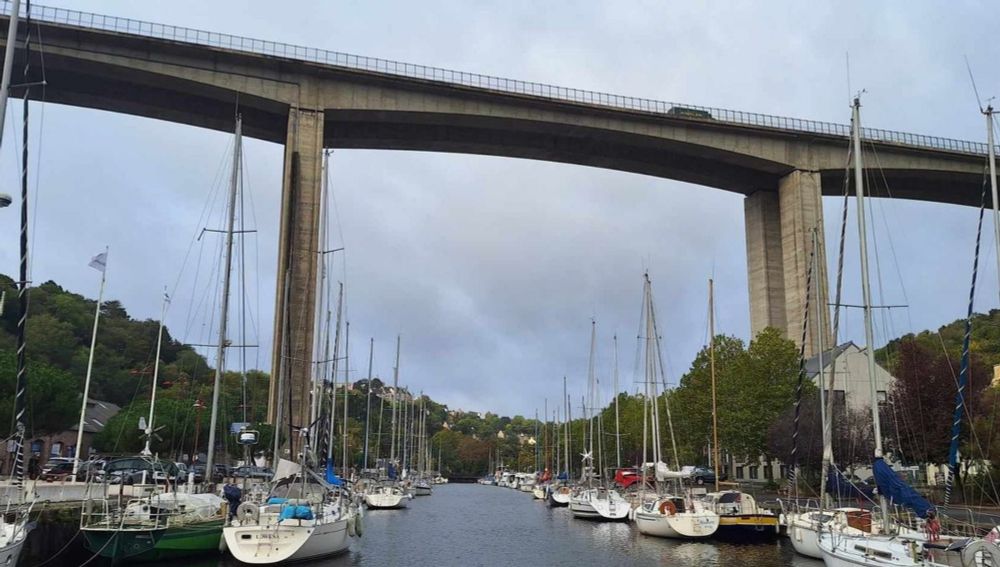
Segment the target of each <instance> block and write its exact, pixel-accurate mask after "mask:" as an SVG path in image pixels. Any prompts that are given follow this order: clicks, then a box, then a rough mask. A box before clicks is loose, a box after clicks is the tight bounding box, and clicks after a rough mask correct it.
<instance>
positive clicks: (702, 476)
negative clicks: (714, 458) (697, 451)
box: [691, 466, 728, 484]
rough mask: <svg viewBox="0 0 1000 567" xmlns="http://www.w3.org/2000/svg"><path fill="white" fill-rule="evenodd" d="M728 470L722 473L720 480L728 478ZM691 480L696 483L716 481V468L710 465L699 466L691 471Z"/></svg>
mask: <svg viewBox="0 0 1000 567" xmlns="http://www.w3.org/2000/svg"><path fill="white" fill-rule="evenodd" d="M726 478H728V477H727V475H726V472H725V471H723V472H722V475H720V476H719V480H726ZM691 482H693V483H695V484H705V483H706V482H707V483H710V484H711V483H713V482H715V470H714V469H712V468H709V467H703V466H697V467H695V468H694V470H693V471H691Z"/></svg>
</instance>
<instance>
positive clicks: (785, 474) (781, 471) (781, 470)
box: [778, 465, 788, 478]
mask: <svg viewBox="0 0 1000 567" xmlns="http://www.w3.org/2000/svg"><path fill="white" fill-rule="evenodd" d="M778 474H780V475H781V478H788V465H780V466H779V467H778Z"/></svg>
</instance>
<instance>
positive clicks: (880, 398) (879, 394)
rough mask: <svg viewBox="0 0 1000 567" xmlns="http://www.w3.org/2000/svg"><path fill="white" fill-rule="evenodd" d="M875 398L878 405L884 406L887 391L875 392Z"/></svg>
mask: <svg viewBox="0 0 1000 567" xmlns="http://www.w3.org/2000/svg"><path fill="white" fill-rule="evenodd" d="M875 396H876V397H877V398H878V403H880V404H884V403H885V402H886V400H887V398H886V395H885V390H879V391H877V392H875Z"/></svg>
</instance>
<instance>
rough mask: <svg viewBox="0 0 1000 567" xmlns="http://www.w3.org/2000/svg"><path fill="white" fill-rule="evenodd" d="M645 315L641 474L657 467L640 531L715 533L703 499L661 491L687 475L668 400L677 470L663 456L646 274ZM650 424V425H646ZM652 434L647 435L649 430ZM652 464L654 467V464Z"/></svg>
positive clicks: (687, 535)
mask: <svg viewBox="0 0 1000 567" xmlns="http://www.w3.org/2000/svg"><path fill="white" fill-rule="evenodd" d="M642 311H643V314H644V316H645V321H644V325H643V326H644V328H645V341H644V343H645V349H644V350H645V355H646V357H645V360H646V376H645V380H644V383H645V395H644V398H645V400H646V402H645V404H644V406H645V407H644V408H643V423H644V425H643V434H642V438H643V463H646V465H644V466H643V470H642V472H641V475H642V476H643V477H645V476H646V471H647V470H648V469H653V474H654V479H655V484H656V491H655V492H654V493H653V498H650V499H647V498H645V490H646V483H645V482H643V481H640V483H641V487H640V489H639V491H640V492H639V494H640V506H639V507H638V508H637V509H636V510H635V512H634V513H633V518H634V520H635V525H636V528H638V530H639V533H642V534H646V535H652V536H658V537H667V538H678V539H701V538H706V537H709V536H711V535H712V534H714V533H715V531H716V530H717V529H718V527H719V515H718V514H716V513H715V512H713V511H712V510H709V509H707V508H706V507H705V506H704V505H703V504H702V502H701V501H699V500H696V499H694V498H693V497H691V495H690V494H688V495H686V496H678V495H676V494H670V493H667V492H663V491H662V490H661V487H662V484H661V483H663V482H665V481H669V480H673V481H674V482H676V483H677V485H678V486H679V485H680V479H682V478H684V477H685V476H686V473H685V471H682V470H681V469H680V459H679V458H678V455H677V443H676V441H675V439H674V435H673V431H674V426H673V421H672V419H671V417H670V404H669V401H667V405H666V410H667V420H668V422H669V423H670V441H671V445H672V447H673V457H674V467H675V470H674V471H670V470H669V469H668V468H667V465H666V463H664V462H663V461H662V459H661V456H660V412H659V403H658V399H659V394H658V392H657V387H656V385H657V381H658V380H659V379H660V378H661V377H662V375H663V374H662V373H663V365H662V353H661V351H660V340H659V329H657V326H656V311H655V309H654V307H653V290H652V282H651V281H650V279H649V274H645V275H644V277H643V309H642ZM647 423H648V425H649V426H650V427H647V426H646V424H647ZM648 432H651V433H652V434H651V435H649V436H648V437H647V433H648ZM647 440H649V441H651V445H652V449H653V450H652V457H653V462H652V463H649V462H648V461H647V459H646V456H647V454H648V453H647V447H648V446H649V445H650V443H647ZM650 465H651V466H650Z"/></svg>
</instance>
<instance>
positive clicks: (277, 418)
mask: <svg viewBox="0 0 1000 567" xmlns="http://www.w3.org/2000/svg"><path fill="white" fill-rule="evenodd" d="M284 277H285V282H284V285H283V286H282V289H284V290H285V293H284V297H282V298H281V305H282V309H281V337H280V338H281V343H280V344H281V359H280V360H279V361H278V377H277V378H278V383H277V388H276V389H275V392H276V393H277V394H276V396H275V405H276V406H277V407H276V408H275V409H274V424H273V428H274V433H273V435H274V447H273V449H272V452H273V454H272V455H271V458H272V460H273V461H274V463H273V465H274V467H275V468H277V466H278V461H279V460H280V459H281V453H280V449H281V422H282V421H283V420H284V409H285V403H284V399H285V390H284V389H285V383H286V380H285V378H286V376H285V374H286V371H287V369H288V364H287V360H288V343H287V341H285V337H287V336H288V310H287V309H286V308H287V307H288V293H289V289H290V287H291V286H290V285H289V282H290V281H291V269H286V270H285V276H284ZM199 415H201V414H199ZM288 442H289V443H291V442H292V441H291V438H289V440H288ZM197 451H198V447H197V445H195V452H196V454H197Z"/></svg>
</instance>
